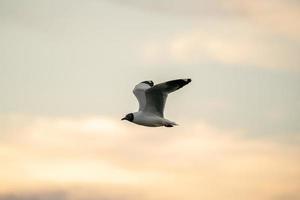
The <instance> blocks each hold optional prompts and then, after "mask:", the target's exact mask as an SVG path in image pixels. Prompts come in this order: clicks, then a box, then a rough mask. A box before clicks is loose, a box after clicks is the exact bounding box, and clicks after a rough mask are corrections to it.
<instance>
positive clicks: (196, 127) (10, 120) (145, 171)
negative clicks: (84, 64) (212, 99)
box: [0, 115, 300, 199]
mask: <svg viewBox="0 0 300 200" xmlns="http://www.w3.org/2000/svg"><path fill="white" fill-rule="evenodd" d="M3 122H4V123H3ZM95 122H97V123H95ZM102 122H103V123H104V122H105V123H107V124H106V125H104V124H103V126H101V123H102ZM2 124H4V125H5V128H2V127H1V129H2V130H1V132H2V133H3V134H4V135H5V137H3V138H2V142H1V148H0V155H1V156H0V161H1V163H2V164H1V172H0V182H1V193H2V195H4V196H5V195H7V194H16V193H17V194H22V195H21V197H19V199H22V196H23V197H24V198H25V197H26V195H30V194H32V192H33V193H38V192H40V193H43V192H45V191H49V190H57V189H58V188H60V190H62V191H64V192H65V193H66V194H67V195H66V196H64V198H65V199H76V198H77V199H86V198H87V195H92V196H93V197H94V198H100V197H106V198H108V197H109V198H117V197H119V196H120V195H122V194H123V195H124V196H123V197H124V198H125V199H126V198H128V199H185V198H188V199H199V198H206V199H220V198H222V199H276V198H279V199H280V198H281V197H282V198H283V197H285V196H287V195H288V196H293V197H297V198H299V196H297V195H298V193H297V191H299V178H300V170H299V164H300V163H299V160H298V159H296V158H298V157H299V155H300V150H299V147H298V146H293V145H288V144H282V143H277V142H273V141H272V139H270V138H257V139H253V138H252V139H251V138H248V137H244V136H243V131H242V130H222V129H218V128H215V127H212V126H210V125H208V124H205V123H202V122H195V123H189V122H186V123H184V125H182V126H179V127H177V128H173V129H166V128H153V129H151V128H145V127H139V126H135V125H133V124H124V123H121V122H119V120H114V119H101V118H98V117H95V116H86V117H65V118H59V117H56V118H54V117H53V118H51V117H30V116H17V115H15V116H14V115H12V116H10V117H5V116H2ZM3 127H4V126H3ZM87 127H88V128H87ZM76 187H79V189H78V188H77V189H76ZM104 188H105V189H104ZM87 191H93V192H87ZM90 193H93V194H90Z"/></svg>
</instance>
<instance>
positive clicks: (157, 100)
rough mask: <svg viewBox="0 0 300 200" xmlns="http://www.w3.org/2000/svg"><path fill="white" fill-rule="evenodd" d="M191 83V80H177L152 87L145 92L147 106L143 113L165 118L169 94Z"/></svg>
mask: <svg viewBox="0 0 300 200" xmlns="http://www.w3.org/2000/svg"><path fill="white" fill-rule="evenodd" d="M191 81H192V80H191V79H177V80H172V81H167V82H164V83H160V84H157V85H154V86H153V87H150V88H149V89H147V90H146V91H145V98H146V101H145V102H146V104H143V105H144V107H143V109H142V111H145V112H150V113H153V114H156V115H158V116H160V117H164V108H165V104H166V100H167V97H168V94H169V93H171V92H174V91H176V90H178V89H180V88H182V87H183V86H185V85H186V84H188V83H190V82H191ZM140 105H141V104H140Z"/></svg>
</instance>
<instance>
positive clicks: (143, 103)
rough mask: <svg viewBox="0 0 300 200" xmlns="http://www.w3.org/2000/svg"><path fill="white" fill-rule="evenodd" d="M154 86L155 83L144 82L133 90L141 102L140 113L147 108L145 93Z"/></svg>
mask: <svg viewBox="0 0 300 200" xmlns="http://www.w3.org/2000/svg"><path fill="white" fill-rule="evenodd" d="M153 85H154V83H153V81H143V82H141V83H139V84H137V85H136V86H135V87H134V89H133V94H134V95H135V97H136V98H137V100H138V102H139V111H142V110H144V108H145V106H146V94H145V91H146V90H147V89H149V88H151V87H152V86H153Z"/></svg>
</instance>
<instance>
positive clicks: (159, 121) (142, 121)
mask: <svg viewBox="0 0 300 200" xmlns="http://www.w3.org/2000/svg"><path fill="white" fill-rule="evenodd" d="M133 116H134V119H133V121H132V122H133V123H135V124H139V125H142V126H150V127H158V126H167V127H171V126H175V125H177V124H176V123H175V122H172V121H170V120H167V119H165V118H163V117H160V116H157V115H155V114H152V113H147V112H142V111H139V112H135V113H133Z"/></svg>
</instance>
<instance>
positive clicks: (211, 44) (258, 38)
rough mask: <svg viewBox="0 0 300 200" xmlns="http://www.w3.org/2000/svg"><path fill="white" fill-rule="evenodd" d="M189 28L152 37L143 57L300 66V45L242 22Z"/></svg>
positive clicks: (161, 60)
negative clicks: (168, 35) (162, 37)
mask: <svg viewBox="0 0 300 200" xmlns="http://www.w3.org/2000/svg"><path fill="white" fill-rule="evenodd" d="M232 25H233V26H231V27H230V28H229V29H227V28H225V27H224V26H221V27H215V28H210V29H209V28H205V27H203V29H199V30H192V31H186V33H182V34H175V35H174V36H173V37H171V38H170V39H168V40H166V41H149V42H146V44H145V47H144V51H143V52H144V54H143V57H144V59H145V61H146V62H150V63H173V64H205V63H209V62H213V63H219V64H222V65H234V66H243V67H249V66H255V67H263V68H284V69H299V63H300V60H299V56H298V55H297V53H296V52H298V51H299V48H300V47H299V45H298V44H293V43H289V41H286V40H285V39H282V38H280V37H277V36H274V35H272V34H271V33H270V32H266V31H262V30H255V29H252V27H251V26H247V25H246V26H245V25H242V24H240V23H235V24H232Z"/></svg>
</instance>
